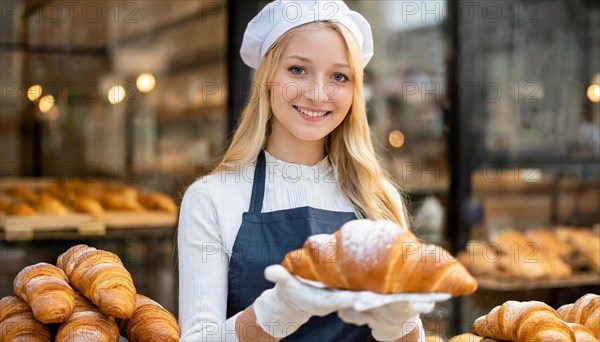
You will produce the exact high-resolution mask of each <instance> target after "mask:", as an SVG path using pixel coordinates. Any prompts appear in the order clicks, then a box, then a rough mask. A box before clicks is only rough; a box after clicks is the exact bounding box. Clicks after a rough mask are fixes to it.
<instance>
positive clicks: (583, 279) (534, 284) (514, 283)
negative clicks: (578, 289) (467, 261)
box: [477, 273, 600, 291]
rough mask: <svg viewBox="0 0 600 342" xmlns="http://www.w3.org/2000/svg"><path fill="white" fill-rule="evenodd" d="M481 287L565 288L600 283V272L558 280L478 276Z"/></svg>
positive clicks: (513, 289)
mask: <svg viewBox="0 0 600 342" xmlns="http://www.w3.org/2000/svg"><path fill="white" fill-rule="evenodd" d="M477 281H478V283H479V288H480V289H485V290H491V291H521V290H537V289H552V288H564V287H573V286H586V285H600V274H598V273H576V274H573V275H571V276H570V277H569V278H566V279H557V280H548V279H542V280H536V281H523V280H507V279H497V278H493V277H484V276H479V277H477Z"/></svg>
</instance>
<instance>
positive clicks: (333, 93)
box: [268, 23, 354, 151]
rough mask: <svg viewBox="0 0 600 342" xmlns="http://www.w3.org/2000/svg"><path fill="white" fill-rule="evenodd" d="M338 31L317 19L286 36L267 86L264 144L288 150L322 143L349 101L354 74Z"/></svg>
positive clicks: (345, 109)
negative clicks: (268, 109)
mask: <svg viewBox="0 0 600 342" xmlns="http://www.w3.org/2000/svg"><path fill="white" fill-rule="evenodd" d="M349 64H350V63H349V61H348V50H347V47H346V43H345V42H344V39H343V38H342V36H341V35H340V34H339V33H338V32H337V31H335V30H334V29H333V28H330V27H327V26H324V25H322V24H319V23H312V24H308V25H304V26H301V27H299V28H297V29H296V32H294V34H293V35H292V36H291V37H290V40H289V42H288V43H287V46H286V47H285V49H284V51H283V53H282V55H281V59H280V61H279V65H278V67H277V70H276V71H275V74H274V76H273V80H272V85H271V110H272V111H273V118H272V120H273V121H272V129H271V136H270V138H269V143H268V144H269V145H271V144H273V145H278V146H280V147H286V149H287V150H288V151H293V149H294V148H295V147H299V145H298V144H305V145H307V144H308V145H317V146H319V147H320V148H323V146H324V144H325V139H326V137H327V135H328V134H329V133H331V132H332V131H333V130H334V129H335V128H336V127H337V126H338V125H339V124H340V123H341V122H342V121H343V120H344V118H345V117H346V115H347V114H348V111H349V110H350V107H351V105H352V98H353V91H354V78H353V75H352V71H351V69H350V65H349Z"/></svg>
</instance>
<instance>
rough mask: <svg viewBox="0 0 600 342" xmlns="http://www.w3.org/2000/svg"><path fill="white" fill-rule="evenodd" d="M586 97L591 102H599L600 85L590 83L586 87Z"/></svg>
mask: <svg viewBox="0 0 600 342" xmlns="http://www.w3.org/2000/svg"><path fill="white" fill-rule="evenodd" d="M587 97H588V99H590V101H592V102H596V103H598V102H600V85H598V84H592V85H590V86H589V87H588V88H587Z"/></svg>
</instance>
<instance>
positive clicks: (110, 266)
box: [57, 245, 136, 318]
mask: <svg viewBox="0 0 600 342" xmlns="http://www.w3.org/2000/svg"><path fill="white" fill-rule="evenodd" d="M57 265H58V267H60V268H61V269H63V270H64V271H65V273H66V275H67V276H68V277H69V280H70V282H71V285H73V287H74V288H76V289H77V290H78V291H79V292H81V293H82V294H83V295H84V296H85V297H87V298H88V299H89V300H91V301H92V303H94V304H96V306H98V308H99V309H100V311H102V312H103V313H104V314H106V315H108V316H112V317H117V318H130V317H131V315H132V314H133V309H134V301H135V294H136V291H135V287H134V285H133V280H132V279H131V274H129V272H128V271H127V270H126V269H125V267H124V266H123V263H122V262H121V259H119V257H118V256H117V255H116V254H114V253H111V252H108V251H103V250H98V249H96V248H93V247H89V246H86V245H76V246H73V247H71V248H69V249H68V250H67V251H66V252H65V253H63V254H61V255H60V256H59V257H58V261H57Z"/></svg>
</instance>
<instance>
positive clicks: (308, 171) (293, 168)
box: [265, 150, 334, 182]
mask: <svg viewBox="0 0 600 342" xmlns="http://www.w3.org/2000/svg"><path fill="white" fill-rule="evenodd" d="M265 161H266V167H267V171H268V172H269V173H270V174H275V175H279V176H281V177H283V178H285V179H287V180H289V181H292V182H293V181H298V180H300V179H305V180H327V179H329V180H330V181H334V178H333V177H331V176H332V175H331V173H332V170H333V168H332V166H331V163H330V162H329V157H328V156H325V158H323V159H322V160H321V161H319V162H318V163H316V164H315V165H312V166H310V165H302V164H296V163H288V162H284V161H283V160H279V159H277V158H275V157H273V156H272V155H271V154H269V152H267V151H266V150H265Z"/></svg>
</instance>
